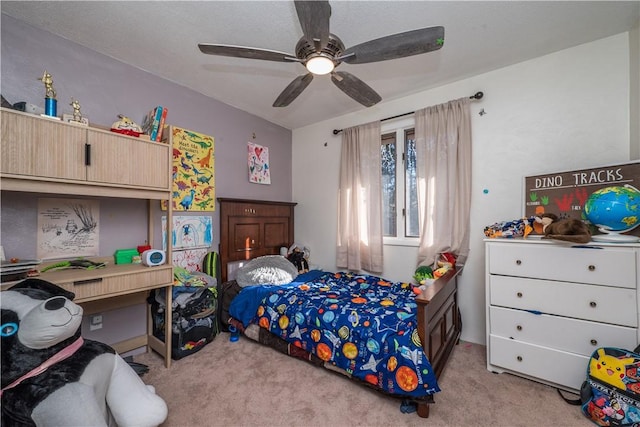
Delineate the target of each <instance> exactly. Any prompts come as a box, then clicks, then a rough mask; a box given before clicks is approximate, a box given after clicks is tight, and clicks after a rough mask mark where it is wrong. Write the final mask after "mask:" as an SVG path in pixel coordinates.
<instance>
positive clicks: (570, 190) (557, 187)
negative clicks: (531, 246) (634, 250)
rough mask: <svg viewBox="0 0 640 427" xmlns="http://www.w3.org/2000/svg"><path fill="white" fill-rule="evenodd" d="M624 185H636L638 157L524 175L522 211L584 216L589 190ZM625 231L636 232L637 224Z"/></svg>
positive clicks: (639, 175) (638, 180) (639, 180)
mask: <svg viewBox="0 0 640 427" xmlns="http://www.w3.org/2000/svg"><path fill="white" fill-rule="evenodd" d="M624 185H631V186H633V187H635V188H637V189H640V161H634V162H631V163H624V164H618V165H610V166H604V167H600V168H592V169H581V170H575V171H568V172H559V173H551V174H545V175H536V176H528V177H525V179H524V203H525V211H524V215H525V217H527V218H528V217H531V216H534V215H542V214H543V213H553V214H556V215H557V216H558V217H559V218H577V219H584V217H583V209H584V204H585V202H586V201H587V199H588V198H589V196H590V195H591V193H593V192H594V191H596V190H599V189H601V188H605V187H613V186H624ZM629 234H633V235H637V236H640V227H638V228H636V229H635V230H633V231H631V232H630V233H629Z"/></svg>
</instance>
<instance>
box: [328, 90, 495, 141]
mask: <svg viewBox="0 0 640 427" xmlns="http://www.w3.org/2000/svg"><path fill="white" fill-rule="evenodd" d="M483 96H484V93H482V92H476V93H475V94H473V95H471V96H470V97H469V99H482V97H483ZM413 113H415V111H411V112H409V113H404V114H398V115H397V116H392V117H387V118H386V119H381V120H380V121H381V122H384V121H385V120H391V119H397V118H398V117H404V116H408V115H409V114H413ZM340 132H342V129H334V130H333V134H334V135H337V134H339V133H340Z"/></svg>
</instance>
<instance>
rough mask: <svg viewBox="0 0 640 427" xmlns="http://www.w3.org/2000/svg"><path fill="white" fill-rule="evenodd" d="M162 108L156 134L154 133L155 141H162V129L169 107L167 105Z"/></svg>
mask: <svg viewBox="0 0 640 427" xmlns="http://www.w3.org/2000/svg"><path fill="white" fill-rule="evenodd" d="M161 108H162V115H161V116H160V123H159V124H158V134H157V135H156V141H158V142H160V141H162V132H163V131H164V123H165V121H166V120H167V112H168V111H169V109H168V108H167V107H161Z"/></svg>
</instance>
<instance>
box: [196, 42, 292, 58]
mask: <svg viewBox="0 0 640 427" xmlns="http://www.w3.org/2000/svg"><path fill="white" fill-rule="evenodd" d="M198 47H199V48H200V51H201V52H202V53H206V54H208V55H221V56H231V57H234V58H248V59H264V60H266V61H279V62H295V61H299V59H298V58H296V56H295V55H292V54H290V53H285V52H278V51H277V50H269V49H259V48H256V47H242V46H231V45H225V44H208V43H199V44H198Z"/></svg>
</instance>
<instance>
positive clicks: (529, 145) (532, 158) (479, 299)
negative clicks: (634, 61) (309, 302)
mask: <svg viewBox="0 0 640 427" xmlns="http://www.w3.org/2000/svg"><path fill="white" fill-rule="evenodd" d="M343 66H344V65H343ZM629 72H630V65H629V35H628V33H624V34H619V35H616V36H613V37H608V38H606V39H602V40H598V41H595V42H592V43H588V44H584V45H581V46H577V47H574V48H571V49H567V50H564V51H561V52H557V53H554V54H551V55H547V56H544V57H540V58H537V59H534V60H530V61H526V62H523V63H520V64H516V65H513V66H510V67H506V68H503V69H499V70H496V71H492V72H489V73H486V74H482V75H478V76H475V77H472V78H469V79H466V80H462V81H458V82H455V83H452V84H449V85H446V86H442V87H439V88H435V89H432V90H427V91H423V92H419V93H416V94H413V95H411V96H407V97H405V98H402V99H398V100H393V101H387V102H382V103H380V104H378V105H376V106H374V107H371V108H369V109H363V110H361V111H359V112H357V113H354V114H351V115H347V116H343V117H340V118H337V119H335V120H329V121H325V122H321V123H316V124H313V125H310V126H307V127H304V128H300V129H295V130H294V131H293V144H292V145H293V199H294V201H296V202H298V206H297V207H296V230H295V235H296V241H299V242H301V243H303V244H305V245H308V246H309V247H310V248H311V260H312V262H313V263H315V264H319V265H320V266H322V267H323V268H325V269H327V270H336V265H335V253H336V252H335V242H336V212H337V203H336V200H337V188H338V173H339V159H340V145H341V137H340V136H337V137H336V136H333V134H332V130H333V129H341V128H345V127H349V126H355V125H358V124H363V123H366V122H369V121H373V120H379V119H382V118H385V117H390V116H393V115H396V114H402V113H406V112H409V111H414V110H416V109H419V108H424V107H427V106H430V105H436V104H440V103H443V102H447V101H449V100H451V99H457V98H460V97H464V96H470V95H472V94H474V93H475V92H476V91H479V90H481V91H483V92H484V93H485V97H484V99H483V100H481V101H478V102H473V103H472V104H471V113H472V114H471V116H472V128H473V162H472V167H473V173H472V179H473V187H472V191H473V196H472V204H471V216H472V218H471V224H470V226H471V253H470V256H469V259H468V262H467V265H466V267H465V270H464V272H463V275H462V276H461V277H460V280H459V286H460V294H459V304H460V308H461V311H462V318H463V331H462V339H464V340H467V341H472V342H476V343H484V342H485V332H484V329H485V309H484V304H485V301H484V299H485V297H484V246H483V237H484V235H483V229H484V227H485V226H486V225H489V224H493V223H494V222H496V221H501V220H507V219H516V218H518V217H520V216H521V215H522V213H523V196H522V182H523V177H524V176H527V175H536V174H542V173H547V172H553V171H565V170H572V169H582V168H589V167H596V166H600V165H606V164H613V163H622V162H626V161H628V160H629V159H630V158H629V156H630V142H629V132H630V125H629V105H630V101H629V90H630V88H629V80H630V78H629ZM481 109H484V110H485V112H486V113H487V114H485V115H483V116H480V115H479V114H478V112H479V111H480V110H481ZM635 120H637V118H636V119H635ZM484 190H486V191H487V192H486V193H485V192H484ZM384 257H385V268H384V273H383V274H382V275H383V276H384V277H386V278H388V279H391V280H406V281H408V280H410V279H411V276H412V274H413V271H414V270H415V266H416V258H417V250H416V248H409V247H397V246H393V247H386V248H385V252H384Z"/></svg>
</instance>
